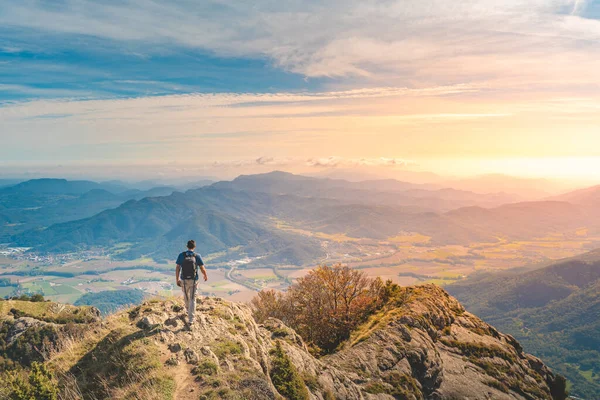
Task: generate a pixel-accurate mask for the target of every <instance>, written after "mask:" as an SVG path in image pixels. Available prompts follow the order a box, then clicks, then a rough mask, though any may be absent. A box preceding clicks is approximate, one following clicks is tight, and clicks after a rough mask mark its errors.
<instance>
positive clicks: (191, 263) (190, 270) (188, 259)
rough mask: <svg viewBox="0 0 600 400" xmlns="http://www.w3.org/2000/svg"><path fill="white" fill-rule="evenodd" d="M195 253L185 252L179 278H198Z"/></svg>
mask: <svg viewBox="0 0 600 400" xmlns="http://www.w3.org/2000/svg"><path fill="white" fill-rule="evenodd" d="M197 266H198V264H196V253H190V252H187V251H186V252H185V253H184V254H183V262H182V263H181V279H198V271H197Z"/></svg>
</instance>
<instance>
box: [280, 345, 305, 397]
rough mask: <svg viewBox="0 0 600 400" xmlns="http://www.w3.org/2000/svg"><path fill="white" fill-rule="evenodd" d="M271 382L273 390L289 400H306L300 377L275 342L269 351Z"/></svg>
mask: <svg viewBox="0 0 600 400" xmlns="http://www.w3.org/2000/svg"><path fill="white" fill-rule="evenodd" d="M270 354H271V380H272V381H273V385H274V386H275V389H277V391H278V392H279V393H280V394H281V395H282V396H284V397H285V398H286V399H289V400H308V399H309V398H310V397H309V394H308V389H307V388H306V385H305V384H304V381H303V380H302V377H301V376H300V374H299V373H298V371H297V370H296V368H295V367H294V365H293V364H292V362H291V361H290V359H289V357H288V356H287V354H286V353H285V351H284V350H283V348H282V346H281V342H279V341H278V342H277V343H276V345H275V348H274V349H273V350H271V352H270Z"/></svg>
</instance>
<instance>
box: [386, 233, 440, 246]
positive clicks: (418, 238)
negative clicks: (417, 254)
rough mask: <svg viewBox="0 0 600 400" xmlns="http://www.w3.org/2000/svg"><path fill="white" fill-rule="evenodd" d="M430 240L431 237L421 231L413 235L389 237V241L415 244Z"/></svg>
mask: <svg viewBox="0 0 600 400" xmlns="http://www.w3.org/2000/svg"><path fill="white" fill-rule="evenodd" d="M430 240H431V237H429V236H425V235H421V234H419V233H415V234H412V235H400V236H394V237H390V238H388V239H387V241H388V242H390V243H397V244H415V243H420V244H425V243H429V241H430Z"/></svg>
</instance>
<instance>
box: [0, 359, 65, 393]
mask: <svg viewBox="0 0 600 400" xmlns="http://www.w3.org/2000/svg"><path fill="white" fill-rule="evenodd" d="M7 383H8V387H9V389H8V399H10V400H31V399H35V400H57V399H58V386H57V384H56V381H55V379H54V376H53V375H52V373H51V372H50V371H49V370H48V369H47V368H46V366H45V365H43V364H40V363H37V362H36V363H33V364H32V365H31V371H30V372H29V375H28V377H27V379H24V377H23V374H19V373H17V372H13V373H10V374H9V376H8V382H7Z"/></svg>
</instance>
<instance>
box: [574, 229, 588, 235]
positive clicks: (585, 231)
mask: <svg viewBox="0 0 600 400" xmlns="http://www.w3.org/2000/svg"><path fill="white" fill-rule="evenodd" d="M588 233H589V230H588V229H587V228H579V229H577V230H576V231H575V235H577V236H579V237H586V236H587V235H588Z"/></svg>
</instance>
